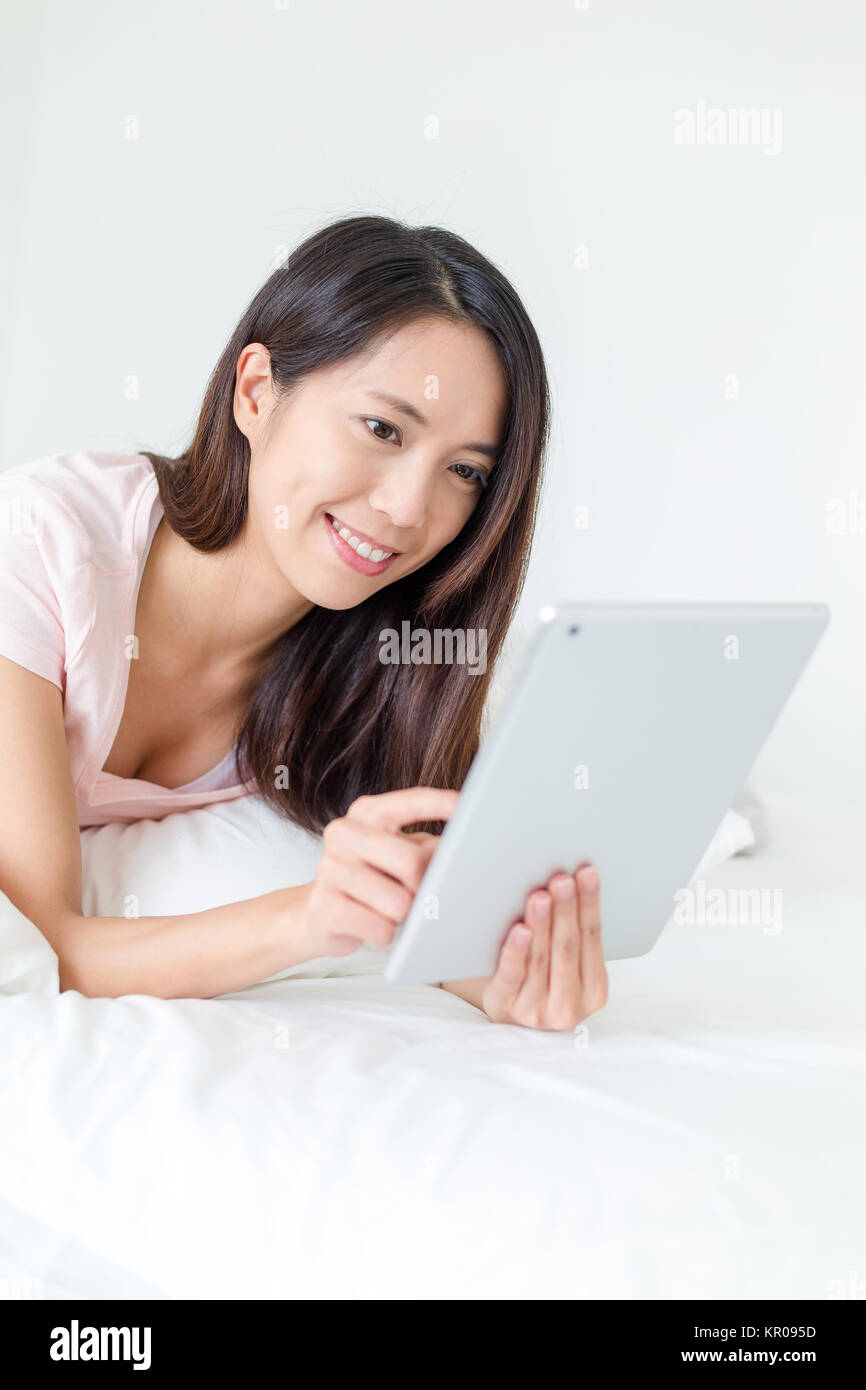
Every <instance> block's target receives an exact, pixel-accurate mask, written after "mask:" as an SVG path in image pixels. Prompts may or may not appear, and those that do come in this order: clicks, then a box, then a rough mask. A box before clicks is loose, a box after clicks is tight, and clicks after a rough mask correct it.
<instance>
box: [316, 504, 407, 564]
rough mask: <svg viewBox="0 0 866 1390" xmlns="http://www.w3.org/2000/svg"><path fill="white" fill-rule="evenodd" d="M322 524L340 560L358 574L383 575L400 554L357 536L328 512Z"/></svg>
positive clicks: (362, 535)
mask: <svg viewBox="0 0 866 1390" xmlns="http://www.w3.org/2000/svg"><path fill="white" fill-rule="evenodd" d="M324 522H325V526H326V527H327V529H328V535H329V536H330V538H331V544H332V545H333V547H334V549H335V550H336V552H337V554H338V555H339V557H340V559H341V560H343V561H344V563H345V564H347V565H348V566H349V568H350V569H353V570H357V571H358V573H359V574H384V572H385V570H386V569H387V568H388V566H389V565H390V564H391V563H392V561H394V560H396V558H397V556H398V555H399V554H400V551H399V550H391V551H389V550H386V549H385V548H384V546H379V545H377V544H376V542H375V541H373V540H371V539H370V537H369V536H366V535H364V534H361V535H358V533H357V532H356V531H353V530H352V528H351V526H347V525H346V523H345V522H344V521H341V519H340V518H339V517H337V516H333V515H332V514H331V513H330V512H325V516H324Z"/></svg>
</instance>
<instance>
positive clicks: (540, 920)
mask: <svg viewBox="0 0 866 1390" xmlns="http://www.w3.org/2000/svg"><path fill="white" fill-rule="evenodd" d="M550 917H551V897H550V894H549V893H548V892H547V890H546V889H544V888H539V889H537V890H536V891H535V892H534V893H530V894H529V897H528V898H527V900H526V921H527V925H528V926H529V929H530V931H531V932H532V941H531V942H530V946H529V963H528V965H527V967H526V979H525V980H524V982H523V988H522V989H521V991H520V1000H519V1004H520V1007H521V1009H529V1010H531V1011H532V1012H533V1013H538V1011H539V1010H544V1009H546V1007H547V990H548V984H549V980H550Z"/></svg>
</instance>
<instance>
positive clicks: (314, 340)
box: [0, 216, 603, 1027]
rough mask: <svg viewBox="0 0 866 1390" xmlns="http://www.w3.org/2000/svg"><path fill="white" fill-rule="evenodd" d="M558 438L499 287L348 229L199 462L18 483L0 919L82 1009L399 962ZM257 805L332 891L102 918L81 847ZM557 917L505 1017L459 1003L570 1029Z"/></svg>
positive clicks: (3, 604) (0, 764)
mask: <svg viewBox="0 0 866 1390" xmlns="http://www.w3.org/2000/svg"><path fill="white" fill-rule="evenodd" d="M549 411H550V403H549V394H548V384H547V377H546V373H545V367H544V361H543V357H542V352H541V347H540V345H539V342H538V338H537V336H536V333H535V331H534V329H533V327H532V324H531V322H530V320H529V318H528V315H527V314H526V311H525V309H524V307H523V305H522V304H521V302H520V299H519V297H518V296H517V294H516V293H515V291H514V289H513V288H512V286H511V285H510V284H509V283H508V281H507V280H506V278H505V277H504V276H503V275H502V273H501V272H500V271H499V270H498V269H497V268H496V267H495V266H494V265H493V264H492V263H491V262H490V261H488V260H486V259H485V257H484V256H482V255H481V254H480V253H479V252H478V251H476V250H475V249H474V248H473V247H472V246H470V245H469V244H468V243H467V242H466V241H464V240H463V239H462V238H461V237H459V236H457V235H455V234H454V233H452V232H449V231H445V230H443V229H441V228H437V227H419V228H413V227H408V226H405V225H404V224H402V223H399V222H396V221H393V220H391V219H389V218H384V217H363V216H362V217H350V218H345V219H343V220H341V221H338V222H335V223H333V224H332V225H330V226H328V227H325V228H324V229H323V230H321V231H319V232H317V233H315V234H314V235H313V236H311V237H310V238H308V240H307V241H305V242H304V243H303V244H302V245H301V246H299V247H298V248H297V250H296V251H295V252H294V253H293V254H292V255H291V256H290V257H289V258H288V261H287V262H286V264H285V265H284V266H281V267H280V268H279V269H278V270H276V271H274V273H273V274H272V275H271V276H270V277H269V278H268V280H267V281H266V283H265V284H264V285H263V286H262V288H261V289H260V290H259V292H258V293H257V294H256V295H255V297H254V298H253V300H252V302H251V303H250V305H249V307H248V308H247V310H246V312H245V313H244V314H243V316H242V318H241V320H240V322H239V323H238V325H237V327H236V329H235V331H234V333H233V334H232V335H231V337H230V339H229V342H228V343H227V345H226V348H225V350H224V352H223V354H222V356H221V357H220V360H219V361H218V363H217V365H216V367H215V369H214V372H213V374H212V376H211V379H210V382H209V384H208V388H207V391H206V394H205V399H204V402H203V404H202V408H201V412H200V414H199V418H198V423H197V425H196V428H195V431H194V435H193V438H192V441H191V443H190V444H189V447H188V448H187V449H185V450H184V452H183V453H181V454H180V455H179V456H178V457H176V458H167V457H163V456H162V455H159V454H156V453H149V452H141V453H137V454H133V455H117V454H107V453H106V454H88V453H85V452H77V453H73V454H68V455H57V456H53V457H52V458H50V459H45V460H38V461H36V462H35V463H32V464H27V465H22V466H21V467H20V468H18V469H10V470H8V471H7V472H6V474H4V475H3V478H2V480H0V501H3V499H4V498H5V499H6V500H7V501H8V502H9V504H10V506H13V507H14V506H15V505H17V504H20V505H21V506H22V508H24V504H25V503H28V504H29V503H30V502H33V503H34V504H35V506H34V512H35V515H36V519H37V523H38V525H37V526H36V528H35V529H34V530H33V534H30V533H29V532H28V531H27V529H26V528H25V527H24V526H23V525H22V526H21V527H19V528H14V529H16V534H13V535H12V536H11V537H10V538H9V540H8V542H7V543H6V544H5V545H4V549H3V551H2V552H0V708H2V712H3V719H2V721H0V785H2V796H0V889H2V891H4V892H7V893H8V895H9V897H10V898H11V899H12V900H13V902H14V903H15V905H16V906H18V907H19V909H20V910H21V911H22V912H23V913H24V914H25V915H26V916H28V917H29V918H30V919H31V920H32V921H33V922H35V923H36V925H37V926H39V928H40V929H41V930H42V931H43V933H44V935H45V936H46V937H47V938H48V940H49V941H50V943H51V944H52V945H53V947H54V949H55V951H56V952H57V955H58V958H59V961H60V979H61V988H74V989H78V990H80V991H82V992H85V993H88V994H96V995H102V994H109V995H116V994H121V993H145V994H148V993H154V994H158V995H168V996H169V997H172V996H177V995H180V996H188V995H193V996H204V997H211V996H213V995H216V994H223V993H226V992H229V991H231V990H234V989H239V988H243V987H244V986H245V985H247V984H250V983H253V982H255V981H258V980H261V979H262V978H264V977H265V976H270V975H272V974H274V973H275V972H277V971H282V970H284V969H286V968H287V967H292V966H294V965H295V964H296V963H298V962H302V961H306V960H316V959H319V958H320V957H330V956H339V955H346V954H349V953H351V952H353V951H355V950H357V949H358V947H359V945H360V944H361V943H362V942H369V943H370V944H373V945H377V946H382V945H386V944H388V943H389V942H390V941H391V939H392V936H393V934H394V931H395V930H396V927H397V926H398V925H399V923H400V922H402V921H403V920H404V919H405V917H406V914H407V912H408V909H409V906H410V904H411V901H412V898H413V896H414V894H415V893H416V892H417V889H418V887H419V885H420V882H421V880H422V878H423V876H424V872H425V869H426V866H427V864H428V863H429V859H430V856H431V855H432V853H433V852H434V850H435V846H436V842H437V836H436V834H435V829H436V828H438V827H440V826H441V825H442V824H443V823H444V822H445V821H446V820H447V819H448V818H449V816H450V815H451V814H452V812H453V809H454V806H455V801H456V796H457V793H458V791H459V788H460V787H461V785H462V783H463V780H464V778H465V776H466V773H467V771H468V769H469V766H470V764H471V762H472V760H473V757H474V755H475V753H476V751H477V749H478V745H479V740H480V729H481V719H482V714H483V710H484V706H485V703H486V697H487V692H488V687H489V683H490V679H491V675H492V672H493V669H494V666H495V664H496V661H497V658H498V655H499V653H500V650H501V647H502V643H503V641H504V639H505V636H506V634H507V631H508V628H509V625H510V622H511V618H512V615H513V612H514V608H515V605H516V603H517V599H518V597H519V594H520V591H521V588H522V585H523V581H524V577H525V573H526V566H527V561H528V557H529V547H530V542H531V537H532V530H533V525H534V521H535V516H536V511H537V507H538V499H539V493H540V487H541V479H542V466H543V463H544V456H545V452H546V446H547V440H548V429H549ZM25 512H26V508H24V510H23V511H22V516H24V514H25ZM25 519H26V517H25ZM397 631H401V632H402V631H412V632H413V633H415V634H417V633H418V632H419V631H420V633H421V635H422V637H423V636H424V634H425V633H428V634H429V633H430V632H433V633H434V634H435V633H441V632H447V633H448V634H449V638H450V637H451V635H452V634H455V633H456V634H457V635H458V637H460V636H465V635H466V634H467V633H468V634H472V635H473V637H476V636H477V638H478V642H479V650H483V652H484V656H485V659H484V661H482V662H480V663H479V662H477V661H473V662H472V663H470V664H467V663H465V662H461V661H458V662H456V663H452V662H450V661H449V662H447V663H445V664H443V663H442V662H439V661H430V660H420V661H416V660H415V657H414V655H413V659H412V661H411V662H409V663H407V662H404V661H389V662H383V661H382V659H381V650H382V648H381V634H382V633H383V632H385V633H388V632H397ZM414 650H415V649H414V648H413V652H414ZM420 650H422V651H423V647H422V648H421V649H420ZM474 650H475V648H474V647H473V651H474ZM252 793H258V795H259V796H260V797H261V798H262V799H263V800H264V801H265V802H267V803H268V804H269V805H270V807H271V808H272V810H275V811H276V812H277V813H278V814H279V815H280V816H282V817H285V818H286V819H287V820H289V821H291V822H293V823H294V824H295V825H297V826H298V827H300V828H302V829H303V830H306V831H309V832H312V834H313V835H321V837H322V841H323V853H322V857H321V859H320V861H319V863H318V867H317V871H316V876H315V878H314V879H313V881H312V882H310V883H308V884H302V885H293V886H289V887H286V888H285V889H281V890H277V891H276V892H271V893H266V894H263V895H262V896H260V897H257V898H252V899H249V900H247V901H246V902H244V903H243V904H226V905H225V906H220V907H215V908H208V909H207V910H206V911H203V912H199V913H192V914H185V915H184V914H181V915H178V916H177V917H151V918H142V919H141V920H138V921H136V920H132V921H127V920H125V919H122V918H120V919H115V918H110V917H86V916H84V915H83V914H82V907H81V902H82V892H81V857H80V845H79V843H78V836H77V834H76V818H77V822H78V828H81V827H86V826H94V825H99V824H104V823H106V822H107V821H110V820H112V819H114V820H133V821H134V820H136V819H141V818H153V819H159V818H161V817H167V816H168V814H169V812H171V811H190V810H193V809H196V808H200V807H203V806H205V805H207V804H208V803H209V802H211V801H219V800H237V799H238V798H240V797H244V796H247V795H249V794H252ZM4 805H5V806H6V807H7V808H14V809H12V810H6V811H5V812H4V810H3V806H4ZM24 826H26V831H25V830H22V827H24ZM412 827H418V828H417V829H413V828H412ZM566 877H567V876H566ZM564 889H565V894H566V896H565V897H564V898H563V899H562V902H561V904H560V906H558V907H557V908H556V909H555V910H554V911H553V913H547V915H546V916H545V915H544V914H543V912H542V916H541V917H538V916H537V915H536V916H533V912H532V911H530V909H529V908H527V914H528V916H529V918H530V920H531V922H532V923H533V927H534V932H533V933H530V934H527V933H521V932H519V931H518V932H516V933H513V934H511V935H510V936H509V938H508V940H507V941H506V943H505V944H504V946H503V956H502V972H503V973H502V974H501V975H500V973H499V972H497V975H496V976H495V977H493V981H492V983H491V982H481V983H482V984H484V985H488V984H489V985H490V989H489V991H488V993H487V994H486V995H485V996H484V999H485V1000H486V1002H483V1001H482V999H481V996H480V995H479V994H478V992H477V990H475V988H474V987H473V982H460V981H457V982H454V981H452V982H450V984H448V985H446V987H447V988H450V987H453V988H454V990H455V992H458V993H462V994H463V995H464V997H465V998H467V999H469V1000H470V1001H471V1002H479V1003H481V1004H482V1006H483V1007H484V1008H485V1009H487V1011H488V1013H489V1014H490V1016H491V1017H495V1018H497V1019H501V1020H502V1021H509V1020H510V1021H514V1022H523V1023H529V1024H531V1025H532V1026H551V1027H563V1026H568V1025H569V1020H571V1019H572V1017H573V1015H575V1012H576V1010H577V1009H578V1006H579V1005H580V1001H581V998H582V996H581V994H580V991H581V983H580V974H579V971H578V970H575V969H569V971H567V972H566V974H567V978H565V977H563V978H562V979H559V978H558V977H557V971H556V970H554V968H553V966H552V965H551V966H550V967H548V964H547V962H548V960H551V961H554V960H556V959H558V955H557V951H556V950H554V949H553V947H554V946H555V945H556V943H557V942H559V943H560V944H562V943H565V944H564V946H563V952H564V955H563V959H565V958H566V957H567V959H568V960H570V961H572V962H574V960H575V959H576V955H575V948H576V944H577V939H578V915H577V911H576V906H575V897H576V894H575V884H574V883H573V882H571V883H570V887H569V883H565V884H564ZM240 909H242V911H241V910H240ZM533 911H534V909H533ZM596 916H597V913H596ZM584 920H585V922H586V923H587V924H589V928H591V927H592V923H593V920H594V918H593V908H592V904H591V905H590V908H589V909H587V911H586V914H585V918H584ZM507 925H508V924H507V923H503V932H504V931H505V930H506V928H507ZM527 935H532V942H533V947H532V955H531V957H530V955H529V954H528V953H527ZM592 949H593V950H596V951H597V942H596V946H595V947H592ZM560 954H562V952H560ZM601 968H602V969H603V962H602V967H601ZM598 974H599V972H598V970H596V971H595V976H598ZM596 995H597V991H596V994H594V995H593V996H592V1000H591V1001H589V1003H590V1004H591V1006H592V1007H597V998H596ZM518 996H519V997H518ZM588 999H589V997H588V996H587V1000H588ZM587 1000H584V1003H587ZM593 1001H594V1002H593ZM544 1020H547V1021H546V1022H544Z"/></svg>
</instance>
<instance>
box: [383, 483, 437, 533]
mask: <svg viewBox="0 0 866 1390" xmlns="http://www.w3.org/2000/svg"><path fill="white" fill-rule="evenodd" d="M429 504H430V481H429V479H427V478H425V477H424V476H423V475H422V473H421V471H420V470H418V472H416V473H413V472H412V470H411V469H409V468H405V469H401V470H400V471H399V475H398V473H397V470H394V471H393V472H392V473H391V474H390V476H389V477H387V478H385V479H384V480H383V481H382V482H381V483H379V485H378V486H377V487H374V488H373V491H372V492H371V493H370V506H371V507H373V508H374V509H375V510H376V511H377V512H383V513H384V514H385V515H386V516H387V517H388V519H389V520H390V522H391V525H392V526H400V527H403V528H405V529H407V530H409V529H412V528H415V527H420V526H423V525H424V520H425V518H426V516H427V509H428V507H429Z"/></svg>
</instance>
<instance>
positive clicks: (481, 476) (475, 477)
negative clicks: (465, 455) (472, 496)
mask: <svg viewBox="0 0 866 1390" xmlns="http://www.w3.org/2000/svg"><path fill="white" fill-rule="evenodd" d="M454 467H455V468H465V469H466V471H467V473H468V474H469V477H467V478H466V481H467V483H480V484H481V486H482V487H487V486H488V483H487V475H486V474H485V473H484V472H483V470H482V469H480V468H473V467H472V466H471V465H470V464H468V463H455V464H454ZM458 476H459V477H461V478H463V477H465V476H466V475H465V474H463V473H460V474H459V475H458Z"/></svg>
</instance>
